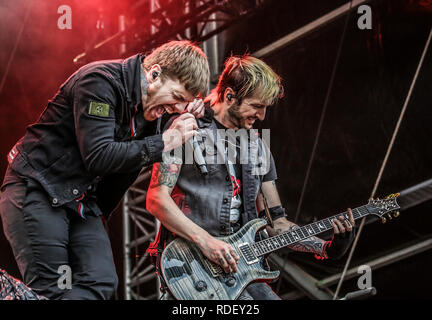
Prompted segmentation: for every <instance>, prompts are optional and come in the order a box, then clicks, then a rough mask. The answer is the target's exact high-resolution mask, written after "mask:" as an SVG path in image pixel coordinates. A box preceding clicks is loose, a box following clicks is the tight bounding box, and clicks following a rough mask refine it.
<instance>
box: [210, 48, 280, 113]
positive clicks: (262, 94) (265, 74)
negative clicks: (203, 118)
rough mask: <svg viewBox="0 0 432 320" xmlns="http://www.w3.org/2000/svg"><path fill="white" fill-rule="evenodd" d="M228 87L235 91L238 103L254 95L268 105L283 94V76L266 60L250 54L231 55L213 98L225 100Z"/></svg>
mask: <svg viewBox="0 0 432 320" xmlns="http://www.w3.org/2000/svg"><path fill="white" fill-rule="evenodd" d="M227 88H231V89H232V90H233V91H234V94H235V97H236V99H237V101H238V104H241V102H242V100H243V99H245V98H248V97H250V96H252V95H253V96H255V97H257V98H259V99H261V100H262V102H263V103H265V104H266V105H272V104H275V103H276V102H277V100H278V99H279V98H281V97H282V95H283V87H282V80H281V77H280V76H278V75H277V74H276V73H275V72H274V71H273V70H272V68H270V67H269V66H268V65H267V64H266V63H265V62H264V61H262V60H260V59H258V58H255V57H252V56H250V55H242V56H231V57H229V58H228V59H227V60H226V61H225V68H224V70H223V72H222V74H221V76H220V77H219V81H218V84H217V86H216V88H215V89H214V91H213V92H212V97H213V98H212V99H211V100H212V101H215V102H221V101H223V100H224V93H225V90H226V89H227Z"/></svg>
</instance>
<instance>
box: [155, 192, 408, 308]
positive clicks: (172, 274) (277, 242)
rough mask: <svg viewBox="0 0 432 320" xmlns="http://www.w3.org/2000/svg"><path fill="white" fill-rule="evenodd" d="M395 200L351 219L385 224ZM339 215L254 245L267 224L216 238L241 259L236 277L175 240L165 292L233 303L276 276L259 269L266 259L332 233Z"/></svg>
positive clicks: (168, 254)
mask: <svg viewBox="0 0 432 320" xmlns="http://www.w3.org/2000/svg"><path fill="white" fill-rule="evenodd" d="M398 196H399V194H395V195H390V196H389V197H387V198H386V199H383V200H379V199H376V200H374V199H372V200H370V201H369V203H368V204H366V205H364V206H361V207H358V208H355V209H352V213H353V217H354V219H355V220H357V219H360V218H363V217H365V216H367V215H370V214H372V215H375V216H378V217H379V218H381V219H382V220H383V222H385V219H386V218H385V217H384V216H385V215H388V216H389V217H390V219H391V217H392V216H391V212H393V211H396V210H398V209H400V207H399V205H398V203H397V202H396V198H397V197H398ZM340 215H343V216H344V217H345V218H346V219H348V213H347V212H344V213H341V214H338V215H335V216H332V217H330V218H326V219H323V220H320V221H317V222H314V223H311V224H308V225H305V226H303V227H300V228H297V229H295V230H293V231H288V232H285V233H282V234H279V235H276V236H273V237H269V238H267V239H264V240H261V241H257V242H255V241H254V239H255V234H256V232H257V231H259V230H260V229H263V228H264V227H265V226H266V225H267V222H266V220H264V219H255V220H252V221H249V222H248V223H247V224H245V225H244V226H243V227H242V228H241V229H240V230H239V231H237V232H236V233H235V234H233V235H231V236H227V237H220V238H218V239H219V240H222V241H225V242H228V243H229V244H231V245H232V247H233V248H234V250H236V252H237V255H238V256H240V260H239V261H238V265H237V269H238V271H237V272H236V273H225V271H223V269H222V268H221V267H220V266H219V265H217V264H215V263H213V262H212V261H210V260H208V259H207V258H206V257H205V256H204V255H203V254H202V253H201V250H200V249H199V248H198V247H197V246H196V245H195V244H193V243H191V242H189V241H187V240H184V239H182V238H177V239H175V240H174V241H172V242H171V243H170V244H168V245H167V247H166V248H165V250H164V251H163V253H162V256H161V261H160V263H161V268H160V270H161V274H162V276H163V278H164V280H165V282H166V285H167V287H168V289H169V290H170V292H171V293H172V295H173V296H174V297H175V298H176V299H178V300H235V299H236V298H237V297H238V296H239V295H240V294H241V293H242V291H243V290H244V289H245V287H246V286H247V285H248V284H249V283H251V282H253V281H266V280H267V281H268V280H271V279H275V278H277V277H278V276H279V271H267V270H265V269H264V268H263V267H262V260H263V258H264V256H265V255H267V254H268V253H270V252H272V251H275V250H278V249H281V248H283V247H286V246H289V245H292V244H294V243H296V242H298V241H301V240H304V239H307V238H309V237H311V236H314V235H316V234H319V233H322V232H325V231H327V230H330V229H332V228H333V227H332V221H333V219H337V217H339V216H340ZM398 215H399V213H398V212H395V213H394V214H393V216H394V217H396V216H398Z"/></svg>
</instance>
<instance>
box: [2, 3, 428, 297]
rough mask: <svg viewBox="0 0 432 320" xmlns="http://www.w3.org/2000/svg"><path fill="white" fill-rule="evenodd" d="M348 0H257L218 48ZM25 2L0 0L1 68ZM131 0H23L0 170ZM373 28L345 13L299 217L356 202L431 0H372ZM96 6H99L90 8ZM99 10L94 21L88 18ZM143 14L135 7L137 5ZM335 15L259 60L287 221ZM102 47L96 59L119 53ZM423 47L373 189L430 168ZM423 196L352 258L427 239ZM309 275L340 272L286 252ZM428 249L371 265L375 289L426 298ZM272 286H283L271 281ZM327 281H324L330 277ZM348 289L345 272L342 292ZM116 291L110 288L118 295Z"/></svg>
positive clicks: (334, 265) (373, 173) (418, 176)
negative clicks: (66, 17)
mask: <svg viewBox="0 0 432 320" xmlns="http://www.w3.org/2000/svg"><path fill="white" fill-rule="evenodd" d="M346 2H347V1H336V0H331V1H330V0H328V1H318V0H316V1H314V0H308V1H304V0H302V1H300V0H294V1H275V0H273V1H271V0H269V1H266V6H265V7H264V9H263V10H261V11H260V12H259V13H258V14H257V15H256V16H255V17H253V18H251V19H248V20H246V21H242V22H239V23H238V24H237V25H236V26H234V27H232V28H230V29H228V30H227V31H226V32H224V34H223V36H224V57H227V56H229V55H230V54H231V53H233V54H242V53H245V52H250V53H253V52H255V51H257V50H259V49H261V48H262V47H264V46H266V45H268V44H269V43H271V42H273V41H275V40H277V39H279V38H280V37H282V36H284V35H286V34H288V33H289V32H291V31H294V30H296V29H297V28H299V27H301V26H303V25H305V24H306V23H309V22H311V21H312V20H314V19H316V18H318V17H320V16H322V15H323V14H326V13H328V12H329V11H331V10H333V9H335V8H337V7H338V6H340V5H342V4H344V3H346ZM29 3H30V2H29V1H23V0H17V1H5V0H1V1H0V45H1V47H0V77H3V75H4V73H5V70H6V65H7V63H8V60H9V57H10V54H11V51H12V49H13V47H14V44H15V41H16V39H17V37H18V35H19V30H20V28H21V26H22V24H23V21H24V17H25V13H26V8H27V6H28V4H29ZM63 4H67V5H69V6H71V8H72V30H59V29H58V27H57V19H58V17H59V16H60V15H59V14H57V8H58V7H59V6H60V5H63ZM132 4H133V1H131V0H128V1H110V2H104V1H99V0H98V1H57V0H41V1H37V2H34V3H33V5H32V7H31V11H30V15H29V18H28V19H27V21H26V24H25V27H24V30H23V33H22V37H21V39H20V42H19V45H18V47H17V51H16V54H15V56H14V59H13V60H12V63H11V66H10V70H9V73H8V74H7V78H6V83H5V86H4V88H3V90H2V92H1V93H0V137H1V138H0V173H1V175H3V173H4V171H5V169H6V165H7V161H6V155H7V153H8V151H9V150H10V148H11V147H12V146H13V145H14V143H15V142H16V141H17V140H18V139H19V138H20V137H21V136H22V135H23V134H24V132H25V127H26V126H27V125H28V124H30V123H32V122H34V121H36V120H37V118H38V116H39V114H40V113H41V112H42V110H43V109H44V107H45V106H46V103H47V101H48V99H50V98H51V97H52V96H53V95H54V94H55V92H56V91H57V89H58V87H59V86H60V84H61V83H62V82H64V81H65V80H66V79H67V78H68V76H69V75H70V74H71V73H73V72H74V71H75V70H76V69H78V67H80V65H76V64H74V63H73V62H72V59H73V58H74V57H75V56H76V55H77V54H79V53H81V52H83V51H84V50H86V49H87V48H88V47H89V45H90V44H92V43H95V42H96V41H97V40H98V39H100V40H102V39H104V38H105V37H107V36H109V35H111V34H113V33H114V32H116V30H117V15H118V14H120V13H125V14H127V15H129V16H135V17H138V18H139V16H140V14H141V13H131V9H130V8H131V5H132ZM368 4H369V5H370V6H371V8H372V16H373V24H372V30H359V29H358V27H357V19H358V17H359V15H358V14H357V13H356V11H352V12H351V13H350V16H349V20H348V24H347V28H346V33H345V36H344V39H343V44H342V49H341V55H340V58H339V60H338V61H337V69H336V74H335V79H334V84H333V87H332V88H331V91H330V96H329V102H328V105H327V109H326V113H325V117H324V121H323V126H322V130H321V134H320V137H319V141H318V145H317V149H316V153H315V156H314V161H313V163H312V167H311V171H310V176H309V179H308V181H307V185H306V186H307V187H306V189H305V190H306V191H305V194H304V199H303V202H302V205H301V211H300V214H299V217H298V221H297V222H298V223H300V224H305V223H309V222H312V221H313V220H317V219H322V218H325V217H327V216H330V215H333V214H336V213H338V212H342V211H345V210H346V208H347V207H357V206H361V205H363V204H365V203H366V202H367V199H368V198H369V196H370V195H371V192H372V189H373V186H374V184H375V181H376V179H377V175H378V172H379V169H380V166H381V163H382V161H383V158H384V155H385V153H386V150H387V147H388V145H389V142H390V139H391V136H392V134H393V130H394V128H395V125H396V122H397V119H398V117H399V115H400V112H401V109H402V106H403V103H404V101H405V98H406V96H407V94H408V89H409V87H410V84H411V81H412V78H413V76H414V72H415V70H416V68H417V65H418V63H419V60H420V56H421V53H422V50H423V48H424V45H425V42H426V39H427V36H428V33H429V30H430V28H431V26H432V1H430V0H418V1H414V0H412V1H409V0H405V1H402V0H393V1H390V0H375V1H371V2H369V3H368ZM98 10H102V11H98ZM101 12H102V14H103V15H104V21H105V25H104V29H103V30H101V29H97V28H96V27H95V21H96V20H97V19H98V16H99V15H100V14H101ZM142 14H143V15H145V13H142ZM344 25H345V16H344V17H341V18H339V19H337V20H335V21H333V22H331V23H329V24H328V25H326V26H324V27H322V28H320V29H319V30H317V31H315V32H313V33H312V34H310V35H308V36H306V37H304V38H302V39H300V40H298V41H296V42H294V43H293V44H291V45H289V46H286V47H285V48H283V49H281V50H279V51H277V52H275V53H272V54H271V55H269V56H266V57H264V58H263V60H265V61H266V62H267V63H268V64H270V65H271V66H272V67H273V69H274V70H275V71H276V72H277V73H279V74H280V75H281V76H282V78H283V80H284V87H285V97H284V98H283V99H282V100H281V101H280V102H279V103H278V104H277V105H276V106H273V107H271V108H270V109H269V110H268V113H267V118H266V120H265V121H264V122H263V123H262V124H260V125H259V127H262V128H271V150H272V152H273V154H274V157H275V160H276V166H277V169H278V176H279V179H278V181H277V186H278V190H279V193H280V196H281V199H282V202H283V205H284V206H285V208H286V209H287V212H288V215H289V216H290V218H291V219H292V220H294V219H295V214H296V210H297V207H298V205H299V200H300V195H301V190H302V188H303V185H304V183H305V176H306V170H307V166H308V163H309V159H310V156H311V152H312V147H313V144H314V140H315V137H316V134H317V127H318V122H319V119H320V116H321V113H322V110H323V105H324V100H325V97H326V94H327V91H328V89H329V81H330V78H331V73H332V69H333V67H334V66H335V63H336V55H337V50H338V45H339V43H340V40H341V36H342V34H343V30H344ZM118 57H119V55H118V54H116V52H113V50H108V49H107V50H106V51H104V52H102V53H100V57H99V59H105V58H118ZM431 90H432V48H429V51H428V53H427V55H426V57H425V60H424V64H423V68H422V69H421V71H420V74H419V77H418V80H417V83H416V86H415V88H414V91H413V93H412V97H411V101H410V103H409V105H408V108H407V111H406V114H405V117H404V119H403V122H402V124H401V127H400V130H399V133H398V136H397V138H396V141H395V145H394V147H393V150H392V152H391V154H390V157H389V160H388V163H387V165H386V167H385V170H384V173H383V176H382V179H381V182H380V184H379V187H378V190H377V196H379V197H383V196H385V195H387V194H389V193H395V192H398V191H400V190H403V189H405V188H408V187H411V186H413V185H415V184H418V183H420V182H422V181H425V180H427V179H430V178H432V165H431V159H432V148H431V137H432V127H431V125H430V123H431V122H432V110H431V108H432V102H431V101H432V100H431ZM431 206H432V205H431V203H430V202H425V203H423V204H422V205H419V206H416V207H413V208H411V209H409V210H406V211H404V212H402V215H401V217H400V218H399V219H398V220H396V221H392V222H391V223H388V224H386V225H381V224H378V223H372V224H369V225H367V226H366V227H365V229H364V231H363V233H362V235H361V238H360V241H359V244H358V248H357V250H356V252H355V254H354V257H353V262H352V265H358V264H361V263H367V262H368V261H370V260H372V259H373V258H376V257H380V256H382V255H384V254H386V253H388V252H389V251H393V250H396V249H398V248H400V247H404V246H407V245H409V244H411V243H415V242H418V241H420V240H422V239H427V238H430V236H431V231H430V227H429V226H430V223H431V222H432V218H431V209H432V208H431ZM108 225H109V232H110V237H111V240H112V245H113V252H114V255H115V260H116V265H117V268H118V271H119V275H120V276H121V268H122V261H121V255H122V252H121V248H122V247H121V245H122V243H121V239H122V235H121V216H120V214H119V212H116V214H115V215H113V216H112V218H111V220H110V221H109V223H108ZM288 258H290V259H292V260H294V261H296V262H297V263H299V264H300V265H301V266H303V267H304V268H305V270H306V271H308V272H310V273H311V274H312V275H313V276H315V277H316V278H318V279H321V278H324V277H325V276H327V275H331V274H333V273H336V272H340V271H341V270H342V267H343V264H344V259H343V260H341V261H336V262H334V261H324V262H317V261H316V260H315V259H314V258H313V257H312V256H311V255H308V254H303V253H289V254H288ZM0 268H4V269H6V270H7V271H8V272H9V273H10V274H12V275H14V276H16V277H19V272H18V270H17V267H16V264H15V261H14V258H13V256H12V253H11V250H10V247H9V244H8V243H7V241H6V239H5V238H4V235H3V233H2V232H0ZM431 269H432V258H431V254H430V250H429V251H426V252H424V253H422V254H418V255H415V256H413V257H410V258H408V259H404V260H402V261H399V262H397V263H394V264H391V265H389V266H386V267H383V268H381V269H378V270H376V271H374V272H373V280H372V281H373V285H374V286H375V287H376V288H377V290H378V294H377V296H376V297H375V298H374V299H390V298H394V299H414V298H431V297H432V295H431V293H430V291H429V289H430V285H431V284H432V277H431V275H430V271H429V270H431ZM277 285H278V286H279V288H280V290H288V291H289V290H290V285H289V284H287V283H285V282H283V281H282V282H281V283H279V284H275V286H277ZM332 289H333V290H334V289H335V287H332ZM353 290H357V287H356V280H350V281H347V282H346V283H345V284H344V286H343V291H353ZM121 295H122V293H121V292H120V293H119V296H120V297H121Z"/></svg>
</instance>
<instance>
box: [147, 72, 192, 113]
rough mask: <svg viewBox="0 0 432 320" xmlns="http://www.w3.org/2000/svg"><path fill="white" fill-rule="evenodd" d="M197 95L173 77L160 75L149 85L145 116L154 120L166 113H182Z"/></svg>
mask: <svg viewBox="0 0 432 320" xmlns="http://www.w3.org/2000/svg"><path fill="white" fill-rule="evenodd" d="M194 99H195V97H194V96H193V95H192V94H191V93H190V92H188V91H187V90H186V89H185V87H184V85H183V84H182V83H181V82H180V81H179V80H178V79H173V78H171V77H164V78H163V79H162V78H161V77H159V78H158V79H157V80H156V81H153V82H151V83H150V84H149V85H148V87H147V101H146V105H145V107H144V118H145V119H146V120H147V121H153V120H156V119H157V118H160V117H162V115H163V114H164V113H182V112H183V111H184V110H185V108H186V106H187V105H188V103H189V102H191V101H193V100H194Z"/></svg>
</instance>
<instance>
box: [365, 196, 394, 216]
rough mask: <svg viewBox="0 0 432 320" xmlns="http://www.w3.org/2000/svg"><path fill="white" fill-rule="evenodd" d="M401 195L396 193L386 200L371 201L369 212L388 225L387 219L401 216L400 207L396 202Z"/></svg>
mask: <svg viewBox="0 0 432 320" xmlns="http://www.w3.org/2000/svg"><path fill="white" fill-rule="evenodd" d="M399 195H400V193H395V194H391V195H389V196H387V197H386V198H385V199H378V198H377V199H370V200H369V204H368V207H369V211H370V213H371V214H373V215H376V216H378V217H379V218H380V219H381V221H382V223H386V222H387V219H389V220H391V219H393V218H397V217H398V216H399V211H397V210H399V209H400V206H399V204H398V203H397V201H396V198H397V197H399Z"/></svg>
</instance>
